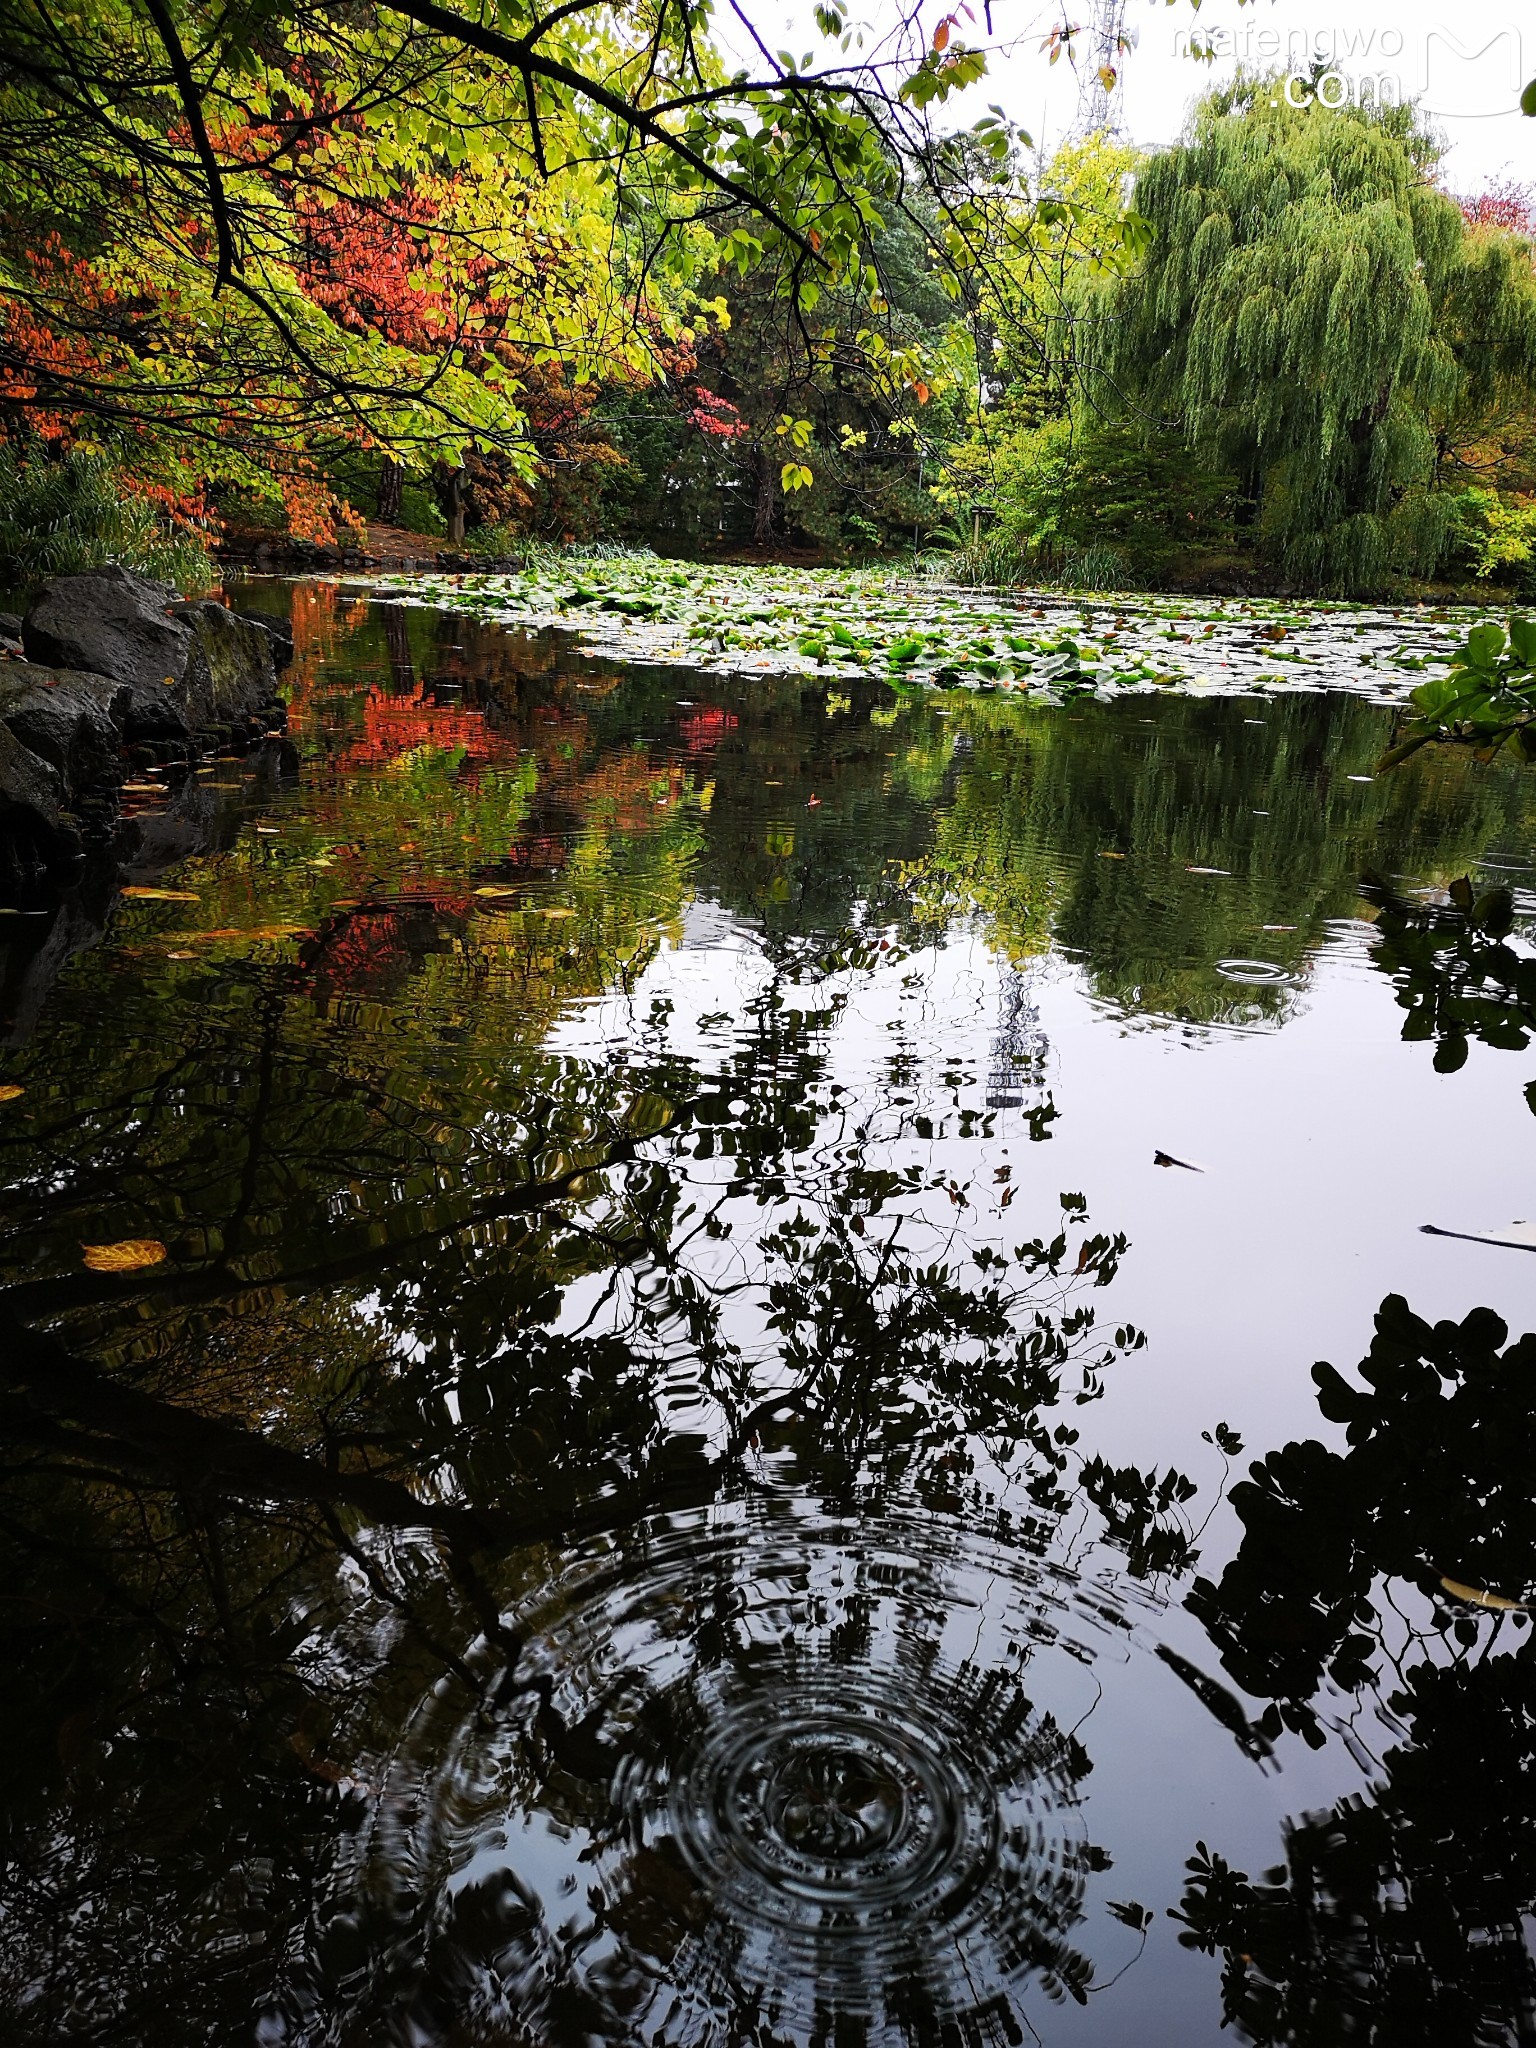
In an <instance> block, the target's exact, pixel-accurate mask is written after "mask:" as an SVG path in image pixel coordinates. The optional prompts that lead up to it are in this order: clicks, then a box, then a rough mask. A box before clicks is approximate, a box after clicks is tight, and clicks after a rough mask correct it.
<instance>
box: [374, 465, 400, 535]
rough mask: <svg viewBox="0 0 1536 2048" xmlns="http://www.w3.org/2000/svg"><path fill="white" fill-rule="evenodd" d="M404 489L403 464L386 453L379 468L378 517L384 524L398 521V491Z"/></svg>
mask: <svg viewBox="0 0 1536 2048" xmlns="http://www.w3.org/2000/svg"><path fill="white" fill-rule="evenodd" d="M404 489H405V464H404V463H403V462H396V460H395V459H394V457H393V456H392V455H386V456H385V458H384V461H383V464H382V466H381V467H380V470H379V518H380V520H381V521H382V522H383V524H384V525H385V526H397V525H398V524H399V522H400V493H401V492H402V491H403V490H404Z"/></svg>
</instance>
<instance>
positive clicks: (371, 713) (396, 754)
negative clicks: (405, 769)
mask: <svg viewBox="0 0 1536 2048" xmlns="http://www.w3.org/2000/svg"><path fill="white" fill-rule="evenodd" d="M416 747H439V748H441V749H442V750H443V751H444V752H445V753H454V752H457V751H458V750H459V749H460V748H462V749H463V751H464V756H465V759H466V761H468V762H471V763H478V762H481V761H493V760H496V759H497V758H499V757H501V756H504V755H506V754H507V753H509V752H510V753H512V754H515V753H516V751H517V748H516V744H515V742H512V743H509V742H508V741H507V740H506V739H505V738H503V737H502V736H501V735H500V734H498V733H494V732H492V731H491V729H490V727H489V726H488V725H487V724H486V721H485V713H484V712H483V711H473V710H470V709H468V708H467V707H466V706H464V705H462V704H437V703H434V702H433V701H432V700H431V699H430V698H429V697H428V696H427V693H426V691H425V690H424V689H423V688H422V686H421V684H419V683H418V684H417V686H416V688H415V689H414V690H412V691H411V692H410V694H409V695H408V696H407V695H403V694H402V695H393V694H391V693H390V692H388V691H386V690H370V691H369V692H368V696H367V699H366V701H365V702H364V705H363V735H362V738H361V739H358V740H354V741H353V743H352V745H351V746H350V747H348V749H347V751H346V752H345V754H343V755H342V757H341V762H340V765H341V766H342V767H344V768H360V767H363V766H365V765H366V764H368V763H370V762H372V763H377V762H381V761H397V760H398V759H399V758H400V756H401V755H402V754H409V753H410V752H412V750H413V749H414V748H416Z"/></svg>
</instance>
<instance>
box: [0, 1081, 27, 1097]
mask: <svg viewBox="0 0 1536 2048" xmlns="http://www.w3.org/2000/svg"><path fill="white" fill-rule="evenodd" d="M26 1092H27V1091H26V1089H25V1088H22V1087H18V1085H17V1084H16V1082H14V1081H7V1082H6V1083H5V1084H4V1085H3V1086H0V1102H14V1101H15V1100H16V1098H17V1096H18V1095H25V1094H26Z"/></svg>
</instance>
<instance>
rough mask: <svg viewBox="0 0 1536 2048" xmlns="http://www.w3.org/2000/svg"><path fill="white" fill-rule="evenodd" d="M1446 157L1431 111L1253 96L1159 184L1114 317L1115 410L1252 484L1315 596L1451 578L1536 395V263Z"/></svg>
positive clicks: (1210, 121) (1142, 183)
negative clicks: (1457, 507) (1475, 224)
mask: <svg viewBox="0 0 1536 2048" xmlns="http://www.w3.org/2000/svg"><path fill="white" fill-rule="evenodd" d="M1434 158H1435V152H1434V148H1433V145H1432V144H1431V142H1430V140H1429V138H1428V137H1427V136H1426V135H1425V134H1424V133H1423V131H1421V130H1420V129H1419V128H1418V127H1417V126H1416V125H1415V121H1414V117H1413V115H1412V113H1411V111H1410V110H1408V109H1404V108H1392V107H1389V108H1382V109H1373V108H1370V107H1344V108H1341V109H1339V110H1337V111H1334V110H1331V109H1330V110H1323V111H1322V112H1320V113H1319V112H1317V111H1315V110H1314V109H1312V108H1311V107H1305V108H1302V109H1299V110H1298V109H1296V108H1294V107H1292V106H1291V105H1289V104H1288V102H1287V101H1286V98H1285V96H1284V95H1283V94H1279V93H1275V94H1272V93H1271V92H1270V90H1269V82H1268V81H1255V80H1251V79H1250V80H1240V81H1239V82H1238V84H1237V85H1235V86H1234V87H1233V88H1232V89H1231V90H1230V91H1227V92H1222V93H1217V94H1214V95H1212V96H1211V97H1210V98H1209V99H1207V100H1206V101H1205V102H1204V104H1203V105H1202V107H1201V108H1200V110H1199V113H1198V115H1197V117H1196V120H1195V123H1194V126H1193V128H1192V130H1191V133H1190V135H1189V138H1188V140H1187V141H1186V142H1185V143H1184V144H1183V145H1182V146H1181V147H1180V148H1178V149H1175V150H1171V151H1169V152H1168V153H1167V154H1166V155H1163V156H1160V157H1155V158H1153V159H1152V160H1151V161H1149V162H1148V163H1147V164H1146V166H1145V167H1144V169H1143V170H1142V172H1141V174H1140V176H1139V178H1138V180H1137V191H1136V203H1137V206H1138V208H1139V209H1140V210H1141V211H1142V212H1143V213H1145V215H1146V216H1147V218H1148V219H1149V220H1150V221H1151V223H1152V225H1153V238H1152V241H1151V245H1150V249H1149V252H1148V255H1147V259H1146V261H1145V263H1144V265H1143V266H1142V267H1141V269H1140V270H1139V271H1138V272H1137V274H1136V275H1135V276H1134V277H1132V278H1130V279H1128V280H1127V281H1126V282H1125V284H1124V285H1123V286H1122V287H1120V288H1118V289H1117V290H1116V291H1115V292H1114V293H1113V294H1112V296H1111V300H1110V304H1109V306H1108V308H1107V309H1106V310H1107V311H1108V313H1109V316H1110V317H1109V321H1108V333H1107V339H1106V342H1105V348H1104V360H1103V370H1102V377H1101V388H1100V390H1099V392H1098V393H1097V394H1096V395H1097V396H1098V398H1099V402H1100V403H1101V404H1102V406H1103V407H1104V408H1105V409H1106V410H1109V409H1111V408H1114V409H1115V410H1124V409H1125V408H1126V407H1130V408H1131V409H1132V410H1133V411H1134V412H1136V413H1138V414H1139V415H1140V416H1141V417H1142V418H1143V419H1144V420H1145V421H1146V422H1147V424H1148V425H1151V426H1156V425H1162V424H1165V423H1166V424H1171V425H1173V426H1175V427H1177V429H1178V430H1179V432H1180V434H1181V436H1182V438H1183V439H1184V441H1185V443H1186V444H1187V446H1188V447H1189V448H1190V449H1191V450H1192V451H1193V452H1195V453H1196V454H1197V455H1198V456H1199V457H1200V458H1201V459H1202V461H1203V462H1204V463H1205V464H1206V465H1207V466H1208V467H1210V468H1212V469H1215V470H1219V471H1229V472H1232V473H1234V474H1235V476H1236V477H1237V479H1238V482H1239V487H1240V497H1241V502H1242V507H1243V511H1244V513H1245V515H1246V516H1247V517H1248V518H1249V519H1251V520H1252V521H1254V522H1256V524H1257V527H1258V529H1259V533H1260V536H1261V538H1262V540H1263V542H1264V544H1265V545H1266V547H1267V548H1268V549H1269V550H1270V551H1271V552H1272V554H1273V555H1274V556H1275V558H1276V559H1278V560H1279V561H1280V562H1281V563H1282V564H1283V565H1284V567H1285V568H1286V570H1287V571H1289V572H1290V573H1291V574H1292V575H1293V576H1294V577H1296V578H1297V579H1298V580H1299V581H1302V582H1304V583H1305V584H1307V585H1310V586H1312V587H1322V588H1334V589H1350V588H1358V587H1361V586H1366V585H1369V584H1370V583H1372V582H1373V581H1379V580H1380V578H1381V577H1382V575H1383V574H1384V572H1385V571H1386V570H1387V569H1388V568H1389V566H1390V567H1396V568H1399V569H1402V570H1405V571H1407V572H1408V573H1419V574H1428V573H1431V572H1432V571H1433V570H1434V568H1435V567H1436V565H1437V562H1438V560H1439V557H1440V556H1441V554H1442V552H1443V550H1444V545H1445V541H1446V537H1447V532H1448V528H1449V525H1450V522H1451V519H1452V504H1451V499H1450V497H1449V495H1448V494H1447V493H1446V491H1445V490H1444V489H1443V488H1442V486H1443V485H1444V484H1445V482H1446V481H1447V478H1448V476H1449V477H1452V478H1454V473H1455V471H1456V469H1457V466H1458V464H1459V463H1460V462H1461V461H1463V459H1464V458H1465V457H1466V455H1467V452H1468V449H1469V445H1470V444H1471V443H1473V442H1475V441H1476V440H1477V439H1478V438H1479V436H1480V433H1481V431H1482V429H1483V428H1484V426H1485V425H1486V423H1487V422H1488V420H1489V418H1490V416H1491V415H1493V414H1495V413H1496V412H1497V411H1498V409H1499V408H1500V406H1501V404H1502V403H1503V402H1504V401H1505V400H1506V399H1507V398H1508V396H1509V394H1510V392H1511V390H1515V391H1518V393H1519V394H1520V397H1521V399H1522V400H1528V398H1529V393H1530V390H1531V386H1532V383H1533V381H1536V278H1533V276H1532V272H1531V264H1530V258H1529V253H1528V251H1527V250H1526V249H1525V248H1524V247H1523V246H1522V244H1521V242H1520V240H1519V239H1518V238H1516V237H1514V236H1510V235H1508V234H1504V233H1500V232H1497V231H1487V232H1476V231H1472V230H1469V229H1468V227H1467V224H1466V223H1465V221H1464V220H1463V217H1462V214H1461V211H1460V209H1459V207H1458V206H1457V205H1456V203H1455V201H1454V200H1452V199H1451V198H1450V197H1449V196H1448V195H1447V194H1445V193H1444V192H1442V191H1439V190H1437V189H1436V188H1435V187H1434V185H1433V184H1432V183H1431V179H1430V173H1431V171H1432V169H1433V165H1434ZM1457 480H1461V479H1457Z"/></svg>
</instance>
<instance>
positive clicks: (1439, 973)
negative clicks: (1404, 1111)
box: [1363, 875, 1536, 1108]
mask: <svg viewBox="0 0 1536 2048" xmlns="http://www.w3.org/2000/svg"><path fill="white" fill-rule="evenodd" d="M1363 887H1364V893H1365V895H1366V897H1367V900H1368V901H1370V902H1371V903H1373V904H1374V905H1375V906H1376V907H1377V919H1376V928H1377V931H1378V932H1379V933H1380V944H1379V945H1378V946H1377V947H1376V950H1375V952H1374V954H1373V956H1372V957H1373V963H1374V965H1375V966H1377V967H1379V968H1380V969H1381V971H1382V973H1383V974H1387V975H1390V976H1391V978H1392V981H1393V983H1394V984H1395V986H1396V989H1397V1001H1398V1006H1399V1007H1400V1008H1401V1009H1403V1010H1406V1011H1407V1013H1408V1014H1407V1016H1406V1017H1405V1018H1404V1020H1403V1037H1404V1038H1405V1039H1408V1040H1411V1041H1417V1042H1420V1043H1426V1044H1432V1045H1433V1046H1434V1049H1435V1050H1434V1064H1435V1069H1436V1071H1437V1072H1438V1073H1442V1074H1454V1073H1455V1072H1456V1071H1457V1069H1458V1068H1460V1067H1463V1066H1465V1065H1466V1061H1467V1055H1468V1052H1469V1051H1470V1049H1471V1046H1472V1044H1473V1043H1474V1041H1475V1042H1476V1043H1477V1044H1479V1045H1488V1046H1493V1047H1496V1048H1498V1049H1500V1050H1502V1051H1505V1052H1523V1051H1524V1050H1525V1048H1526V1047H1527V1045H1529V1043H1530V1040H1531V1034H1532V1033H1533V1032H1536V959H1533V958H1532V957H1531V955H1530V954H1529V953H1528V952H1522V951H1519V950H1517V947H1516V946H1515V945H1514V944H1512V943H1511V934H1512V933H1513V932H1514V926H1515V903H1514V896H1513V894H1512V892H1511V891H1510V890H1509V889H1507V888H1504V887H1495V888H1491V889H1474V888H1473V886H1472V883H1471V881H1470V880H1469V879H1468V878H1467V877H1466V876H1461V877H1459V878H1458V879H1457V880H1456V881H1454V882H1452V883H1451V885H1450V888H1449V890H1448V891H1447V892H1446V895H1445V898H1444V900H1443V901H1429V902H1425V901H1424V900H1422V899H1419V900H1415V899H1413V898H1411V897H1405V896H1403V895H1401V894H1400V893H1399V892H1398V891H1397V890H1395V889H1394V888H1393V887H1392V886H1391V884H1390V883H1389V882H1387V881H1385V880H1384V879H1383V878H1382V877H1380V876H1379V875H1371V876H1368V877H1367V879H1366V881H1365V883H1364V885H1363ZM1526 1100H1527V1101H1528V1102H1530V1103H1531V1106H1532V1107H1533V1108H1536V1083H1533V1084H1531V1086H1530V1087H1528V1088H1527V1090H1526Z"/></svg>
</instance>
